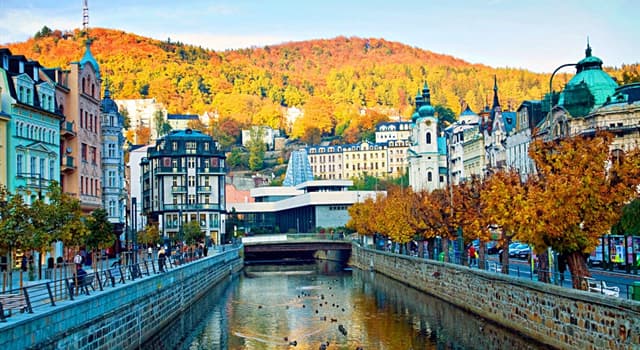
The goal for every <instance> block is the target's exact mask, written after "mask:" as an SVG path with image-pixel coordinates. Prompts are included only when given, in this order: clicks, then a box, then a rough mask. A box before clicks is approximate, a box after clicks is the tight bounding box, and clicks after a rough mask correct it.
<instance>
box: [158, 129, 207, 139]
mask: <svg viewBox="0 0 640 350" xmlns="http://www.w3.org/2000/svg"><path fill="white" fill-rule="evenodd" d="M165 138H167V139H172V138H192V139H193V138H196V139H210V140H213V138H212V137H211V136H209V135H207V134H203V133H202V132H201V131H198V130H192V129H182V130H172V131H171V132H170V133H169V134H168V135H166V136H165Z"/></svg>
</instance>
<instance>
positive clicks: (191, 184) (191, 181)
mask: <svg viewBox="0 0 640 350" xmlns="http://www.w3.org/2000/svg"><path fill="white" fill-rule="evenodd" d="M195 185H196V177H195V176H189V187H194V186H195Z"/></svg>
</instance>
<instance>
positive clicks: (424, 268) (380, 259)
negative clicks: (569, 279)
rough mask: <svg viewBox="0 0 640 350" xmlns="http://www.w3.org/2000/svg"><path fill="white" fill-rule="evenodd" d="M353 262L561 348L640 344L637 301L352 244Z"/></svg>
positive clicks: (638, 346)
mask: <svg viewBox="0 0 640 350" xmlns="http://www.w3.org/2000/svg"><path fill="white" fill-rule="evenodd" d="M351 263H352V265H353V266H354V267H357V268H359V269H363V270H369V269H373V270H375V271H376V272H379V273H382V274H384V275H386V276H389V277H391V278H393V279H395V280H398V281H401V282H403V283H406V284H407V285H410V286H412V287H414V288H416V289H418V290H421V291H423V292H426V293H428V294H431V295H433V296H436V297H438V298H440V299H443V300H445V301H447V302H449V303H451V304H454V305H457V306H459V307H461V308H463V309H466V310H468V311H470V312H473V313H475V314H477V315H479V316H481V317H483V318H485V319H488V320H491V321H494V322H496V323H498V324H500V325H502V326H504V327H507V328H510V329H513V330H515V331H517V332H520V333H522V334H524V335H526V336H529V337H531V338H534V339H536V340H538V341H541V342H543V343H545V344H548V345H549V346H552V347H555V348H559V349H593V350H601V349H636V350H637V349H640V302H637V301H632V300H625V299H619V298H612V297H607V296H603V295H600V294H597V293H591V292H585V291H579V290H572V289H567V288H561V287H558V286H554V285H549V284H545V283H539V282H534V281H529V280H523V279H520V278H515V277H511V276H506V275H502V274H496V273H491V272H487V271H483V270H478V269H470V268H468V267H465V266H459V265H453V264H448V263H443V262H439V261H433V260H424V259H419V258H415V257H410V256H399V255H395V254H390V253H387V252H382V251H376V250H371V249H366V248H362V247H360V246H358V245H356V244H354V246H353V252H352V255H351Z"/></svg>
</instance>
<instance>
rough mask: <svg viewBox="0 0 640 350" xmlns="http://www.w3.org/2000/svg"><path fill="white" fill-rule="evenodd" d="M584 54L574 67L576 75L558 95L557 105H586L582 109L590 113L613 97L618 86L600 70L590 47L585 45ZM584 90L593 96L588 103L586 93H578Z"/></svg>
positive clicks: (599, 61) (600, 65)
mask: <svg viewBox="0 0 640 350" xmlns="http://www.w3.org/2000/svg"><path fill="white" fill-rule="evenodd" d="M585 53H586V56H585V58H583V59H582V60H581V61H580V62H578V64H577V65H576V75H575V76H574V77H573V78H571V80H569V82H568V83H567V85H566V86H565V88H564V90H563V91H562V93H561V94H560V99H559V101H558V104H560V105H577V104H584V103H586V105H584V106H583V107H585V108H587V109H589V111H590V109H591V108H593V107H598V106H601V105H603V104H604V103H605V102H606V101H607V98H608V97H609V96H611V95H613V93H614V92H615V90H616V88H617V87H618V84H617V83H616V82H615V81H614V80H613V79H612V78H611V76H609V74H607V73H606V72H605V71H603V70H602V60H601V59H599V58H598V57H595V56H592V55H591V47H590V46H588V45H587V50H586V51H585ZM585 88H586V89H587V90H588V92H589V93H590V95H592V96H593V97H592V98H591V97H588V100H589V101H587V99H585V98H584V95H585V93H586V91H580V90H584V89H585ZM587 95H588V94H587ZM587 106H588V107H587ZM589 111H587V112H586V113H588V112H589ZM572 114H573V113H572Z"/></svg>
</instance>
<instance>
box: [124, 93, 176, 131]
mask: <svg viewBox="0 0 640 350" xmlns="http://www.w3.org/2000/svg"><path fill="white" fill-rule="evenodd" d="M115 102H116V104H117V105H118V109H119V110H120V113H122V114H125V113H126V114H128V115H129V121H130V122H131V124H130V126H129V129H130V130H135V129H137V128H138V127H139V126H140V125H142V126H146V127H148V128H151V140H155V139H157V138H158V132H157V127H156V126H155V125H153V123H154V121H153V116H154V115H155V113H156V112H157V111H161V112H162V115H163V116H166V115H167V110H166V109H165V108H164V106H163V105H162V104H161V103H160V102H157V101H156V99H155V98H145V99H133V100H115ZM125 110H126V112H124V111H125Z"/></svg>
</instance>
